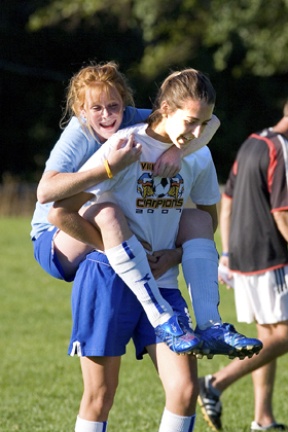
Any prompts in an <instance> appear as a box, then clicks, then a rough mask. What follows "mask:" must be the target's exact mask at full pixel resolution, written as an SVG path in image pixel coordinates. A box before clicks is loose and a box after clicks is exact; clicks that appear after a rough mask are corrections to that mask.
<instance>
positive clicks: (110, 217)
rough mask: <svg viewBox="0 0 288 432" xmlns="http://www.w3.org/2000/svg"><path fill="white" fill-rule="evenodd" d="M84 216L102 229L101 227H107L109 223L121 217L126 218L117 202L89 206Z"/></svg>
mask: <svg viewBox="0 0 288 432" xmlns="http://www.w3.org/2000/svg"><path fill="white" fill-rule="evenodd" d="M83 217H84V218H85V219H87V220H89V221H90V222H93V223H96V225H98V227H99V228H100V229H101V227H103V226H105V227H107V225H108V226H109V225H110V224H112V223H113V222H114V221H115V220H119V219H120V218H121V217H123V218H124V215H123V213H122V210H121V209H120V207H118V206H117V205H116V204H114V203H111V202H105V203H102V204H94V205H91V206H90V207H88V208H87V210H85V213H84V214H83Z"/></svg>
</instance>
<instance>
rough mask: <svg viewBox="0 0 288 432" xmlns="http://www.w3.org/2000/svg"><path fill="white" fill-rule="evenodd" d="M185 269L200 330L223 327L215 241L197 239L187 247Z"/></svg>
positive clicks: (183, 262) (184, 258) (184, 246)
mask: <svg viewBox="0 0 288 432" xmlns="http://www.w3.org/2000/svg"><path fill="white" fill-rule="evenodd" d="M182 269H183V275H184V279H185V282H186V285H187V287H188V290H189V294H190V298H191V300H192V304H193V310H194V314H195V318H196V322H197V325H198V327H199V328H200V329H201V330H204V329H205V328H207V327H210V326H211V325H213V324H221V323H222V320H221V317H220V315H219V311H218V305H219V301H220V299H219V290H218V252H217V250H216V247H215V243H214V241H213V240H209V239H202V238H199V239H193V240H188V241H187V242H185V243H184V244H183V255H182Z"/></svg>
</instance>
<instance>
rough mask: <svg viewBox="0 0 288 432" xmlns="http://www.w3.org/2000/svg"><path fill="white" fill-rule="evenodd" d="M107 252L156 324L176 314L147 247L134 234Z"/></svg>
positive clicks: (111, 262) (154, 325)
mask: <svg viewBox="0 0 288 432" xmlns="http://www.w3.org/2000/svg"><path fill="white" fill-rule="evenodd" d="M105 253H106V255H107V258H108V260H109V262H110V265H111V267H112V268H113V269H114V271H115V272H116V273H117V274H118V275H119V276H120V278H121V279H122V280H123V281H124V282H125V283H126V285H127V286H128V287H129V288H130V289H131V290H132V291H133V293H134V294H135V295H136V297H137V298H138V300H139V301H140V303H141V304H142V306H143V308H144V310H145V312H146V315H147V317H148V319H149V321H150V323H151V324H152V325H153V327H157V326H158V325H159V324H163V323H164V322H166V321H168V319H169V318H170V317H171V316H172V315H174V313H173V309H172V307H171V306H170V305H169V303H168V302H167V301H166V300H165V299H164V298H163V297H162V295H161V293H160V291H159V288H158V285H157V282H156V280H155V279H154V277H153V275H152V273H151V270H150V267H149V263H148V260H147V256H146V252H145V249H144V248H143V246H142V245H141V243H140V242H139V241H138V240H137V238H136V237H135V236H134V235H133V236H132V237H130V238H129V239H128V240H127V241H125V242H123V243H122V244H120V245H118V246H115V247H114V248H111V249H108V250H105Z"/></svg>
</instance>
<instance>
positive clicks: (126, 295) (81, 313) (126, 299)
mask: <svg viewBox="0 0 288 432" xmlns="http://www.w3.org/2000/svg"><path fill="white" fill-rule="evenodd" d="M161 293H162V295H163V297H164V298H165V299H166V300H167V301H168V302H169V303H170V304H171V305H172V307H173V309H174V311H175V312H176V313H178V314H179V315H181V316H183V319H184V320H185V322H186V324H187V326H189V324H190V317H189V314H188V307H187V304H186V302H185V300H184V299H183V297H182V295H181V292H180V290H179V289H178V288H176V289H161ZM71 303H72V321H73V324H72V334H71V340H70V344H69V348H68V354H69V355H71V356H73V355H75V354H77V355H78V356H85V357H87V356H88V357H90V356H121V355H123V354H124V353H125V352H126V345H127V344H128V342H129V341H130V339H131V338H132V339H133V342H134V345H135V349H136V358H137V359H139V360H140V359H142V358H143V354H145V352H146V349H145V347H146V346H148V345H152V344H155V343H159V342H161V341H160V340H159V339H158V338H157V337H156V335H155V331H154V328H153V327H152V325H151V324H150V322H149V321H148V319H147V317H146V314H145V312H144V310H143V308H142V306H141V304H140V303H139V301H138V300H137V298H136V296H135V295H134V294H133V292H132V291H131V290H130V289H129V288H128V287H127V286H126V285H125V284H124V282H123V281H122V280H121V279H120V278H119V276H117V275H116V274H115V272H114V270H113V269H112V268H111V266H110V265H109V263H108V260H107V257H106V256H105V255H104V254H103V253H100V252H96V251H94V252H91V253H90V254H88V255H87V257H86V259H85V260H84V261H82V262H81V264H80V266H79V268H78V270H77V273H76V277H75V279H74V284H73V288H72V300H71Z"/></svg>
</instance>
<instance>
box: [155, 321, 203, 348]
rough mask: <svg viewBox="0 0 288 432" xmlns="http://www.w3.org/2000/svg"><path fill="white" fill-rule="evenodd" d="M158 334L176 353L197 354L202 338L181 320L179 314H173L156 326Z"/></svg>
mask: <svg viewBox="0 0 288 432" xmlns="http://www.w3.org/2000/svg"><path fill="white" fill-rule="evenodd" d="M155 333H156V336H157V337H158V338H159V339H161V341H162V342H165V343H166V344H167V345H168V347H169V348H170V349H171V350H172V351H173V352H175V353H176V354H197V353H199V348H198V347H199V346H200V345H201V343H202V342H201V340H200V339H199V338H198V337H197V336H196V335H195V333H194V332H193V330H191V329H190V328H189V327H187V326H185V324H184V323H183V322H181V318H180V317H179V316H176V315H173V316H172V317H171V318H170V319H169V320H168V321H167V322H165V323H164V324H160V325H158V326H157V327H156V328H155Z"/></svg>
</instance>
